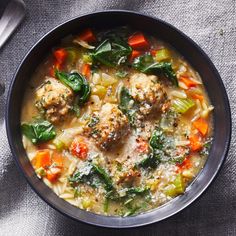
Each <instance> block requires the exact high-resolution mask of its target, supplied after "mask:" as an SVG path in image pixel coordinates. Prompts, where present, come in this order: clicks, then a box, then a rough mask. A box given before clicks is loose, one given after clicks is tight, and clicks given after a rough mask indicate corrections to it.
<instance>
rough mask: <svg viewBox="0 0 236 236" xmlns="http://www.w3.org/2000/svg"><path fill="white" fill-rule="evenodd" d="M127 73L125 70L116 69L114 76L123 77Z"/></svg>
mask: <svg viewBox="0 0 236 236" xmlns="http://www.w3.org/2000/svg"><path fill="white" fill-rule="evenodd" d="M128 74H129V73H128V72H127V71H125V70H118V71H117V72H116V76H117V77H119V78H125V77H126V76H127V75H128Z"/></svg>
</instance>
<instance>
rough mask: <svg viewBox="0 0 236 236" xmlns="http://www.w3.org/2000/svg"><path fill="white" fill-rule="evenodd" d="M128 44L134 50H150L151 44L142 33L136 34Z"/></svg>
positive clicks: (130, 38)
mask: <svg viewBox="0 0 236 236" xmlns="http://www.w3.org/2000/svg"><path fill="white" fill-rule="evenodd" d="M128 44H129V45H130V46H131V47H132V48H133V49H148V48H149V43H148V41H147V39H146V38H145V37H144V35H143V34H142V33H136V34H134V35H132V36H130V37H129V39H128Z"/></svg>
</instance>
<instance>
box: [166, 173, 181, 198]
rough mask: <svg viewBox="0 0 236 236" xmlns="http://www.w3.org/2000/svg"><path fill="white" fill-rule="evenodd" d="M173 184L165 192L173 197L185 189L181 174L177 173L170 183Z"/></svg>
mask: <svg viewBox="0 0 236 236" xmlns="http://www.w3.org/2000/svg"><path fill="white" fill-rule="evenodd" d="M172 184H173V185H174V186H173V187H172V188H169V189H168V190H167V191H166V192H165V193H166V195H168V196H170V197H175V196H177V195H180V194H183V193H184V191H185V186H184V181H183V177H182V175H181V174H178V175H177V176H176V178H175V180H174V181H173V183H172Z"/></svg>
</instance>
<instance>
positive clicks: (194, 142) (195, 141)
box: [189, 134, 202, 151]
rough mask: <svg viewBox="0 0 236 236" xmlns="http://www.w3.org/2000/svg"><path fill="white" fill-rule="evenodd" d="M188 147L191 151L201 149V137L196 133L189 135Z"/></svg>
mask: <svg viewBox="0 0 236 236" xmlns="http://www.w3.org/2000/svg"><path fill="white" fill-rule="evenodd" d="M189 141H190V148H191V150H192V151H199V150H201V149H202V140H201V137H200V136H199V135H197V134H193V135H190V136H189Z"/></svg>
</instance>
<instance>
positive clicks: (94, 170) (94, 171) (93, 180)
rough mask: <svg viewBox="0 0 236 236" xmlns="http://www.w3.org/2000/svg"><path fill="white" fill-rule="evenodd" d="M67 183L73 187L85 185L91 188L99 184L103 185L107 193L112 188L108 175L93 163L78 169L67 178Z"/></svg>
mask: <svg viewBox="0 0 236 236" xmlns="http://www.w3.org/2000/svg"><path fill="white" fill-rule="evenodd" d="M69 182H70V183H71V184H73V185H75V184H78V183H86V184H88V185H91V186H92V187H97V186H99V184H100V183H103V184H104V187H105V189H106V190H107V191H110V190H111V189H112V188H113V183H112V180H111V177H110V176H109V175H108V173H107V172H106V171H105V170H104V169H103V168H102V167H100V166H98V165H96V164H93V163H87V165H85V166H84V167H83V168H81V169H79V170H78V171H77V172H76V173H74V174H73V176H72V177H70V178H69Z"/></svg>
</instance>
